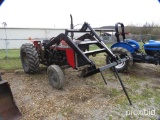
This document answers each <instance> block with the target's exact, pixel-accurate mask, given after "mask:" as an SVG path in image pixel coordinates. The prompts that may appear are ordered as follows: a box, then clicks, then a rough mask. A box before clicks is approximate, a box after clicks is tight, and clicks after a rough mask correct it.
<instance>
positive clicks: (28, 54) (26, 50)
mask: <svg viewBox="0 0 160 120" xmlns="http://www.w3.org/2000/svg"><path fill="white" fill-rule="evenodd" d="M20 58H21V62H22V66H23V69H24V71H25V72H26V73H28V74H34V73H36V72H37V71H38V67H39V57H38V53H37V51H36V49H35V48H34V47H33V45H32V44H30V43H25V44H23V45H22V46H21V48H20Z"/></svg>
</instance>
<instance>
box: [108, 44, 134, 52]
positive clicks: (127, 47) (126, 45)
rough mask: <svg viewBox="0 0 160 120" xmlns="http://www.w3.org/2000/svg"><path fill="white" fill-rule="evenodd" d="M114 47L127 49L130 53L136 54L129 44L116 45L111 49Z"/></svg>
mask: <svg viewBox="0 0 160 120" xmlns="http://www.w3.org/2000/svg"><path fill="white" fill-rule="evenodd" d="M114 47H122V48H125V49H127V50H128V51H129V52H130V53H134V48H133V47H132V46H131V45H130V44H128V43H123V42H119V43H115V44H113V45H112V46H111V49H112V48H114Z"/></svg>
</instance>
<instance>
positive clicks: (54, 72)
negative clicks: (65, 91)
mask: <svg viewBox="0 0 160 120" xmlns="http://www.w3.org/2000/svg"><path fill="white" fill-rule="evenodd" d="M47 74H48V79H49V83H50V84H51V86H52V87H54V88H56V89H62V88H63V84H64V74H63V71H62V69H61V68H60V67H59V66H58V65H50V66H49V67H48V69H47Z"/></svg>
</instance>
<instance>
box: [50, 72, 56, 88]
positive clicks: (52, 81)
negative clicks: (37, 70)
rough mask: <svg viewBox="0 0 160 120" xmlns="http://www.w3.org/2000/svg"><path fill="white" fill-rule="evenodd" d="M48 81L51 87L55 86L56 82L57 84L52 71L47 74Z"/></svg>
mask: <svg viewBox="0 0 160 120" xmlns="http://www.w3.org/2000/svg"><path fill="white" fill-rule="evenodd" d="M49 81H50V82H51V83H52V84H53V85H55V84H57V82H58V80H57V76H56V74H55V73H54V72H53V71H50V72H49Z"/></svg>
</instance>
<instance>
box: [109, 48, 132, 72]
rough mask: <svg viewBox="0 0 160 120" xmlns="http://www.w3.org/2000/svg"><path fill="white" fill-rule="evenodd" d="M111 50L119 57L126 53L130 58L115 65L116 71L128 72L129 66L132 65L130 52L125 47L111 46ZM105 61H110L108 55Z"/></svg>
mask: <svg viewBox="0 0 160 120" xmlns="http://www.w3.org/2000/svg"><path fill="white" fill-rule="evenodd" d="M111 51H112V52H113V54H115V55H118V56H119V57H120V58H121V59H122V58H124V57H125V56H126V55H127V56H128V57H129V58H130V59H129V60H127V61H125V62H122V63H121V64H119V65H117V66H115V68H116V69H117V71H118V72H121V73H123V72H129V70H130V68H131V67H132V65H133V57H132V55H131V53H130V52H129V51H128V50H127V49H125V48H122V47H115V48H112V49H111ZM106 62H107V64H109V63H110V58H109V56H107V58H106Z"/></svg>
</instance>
